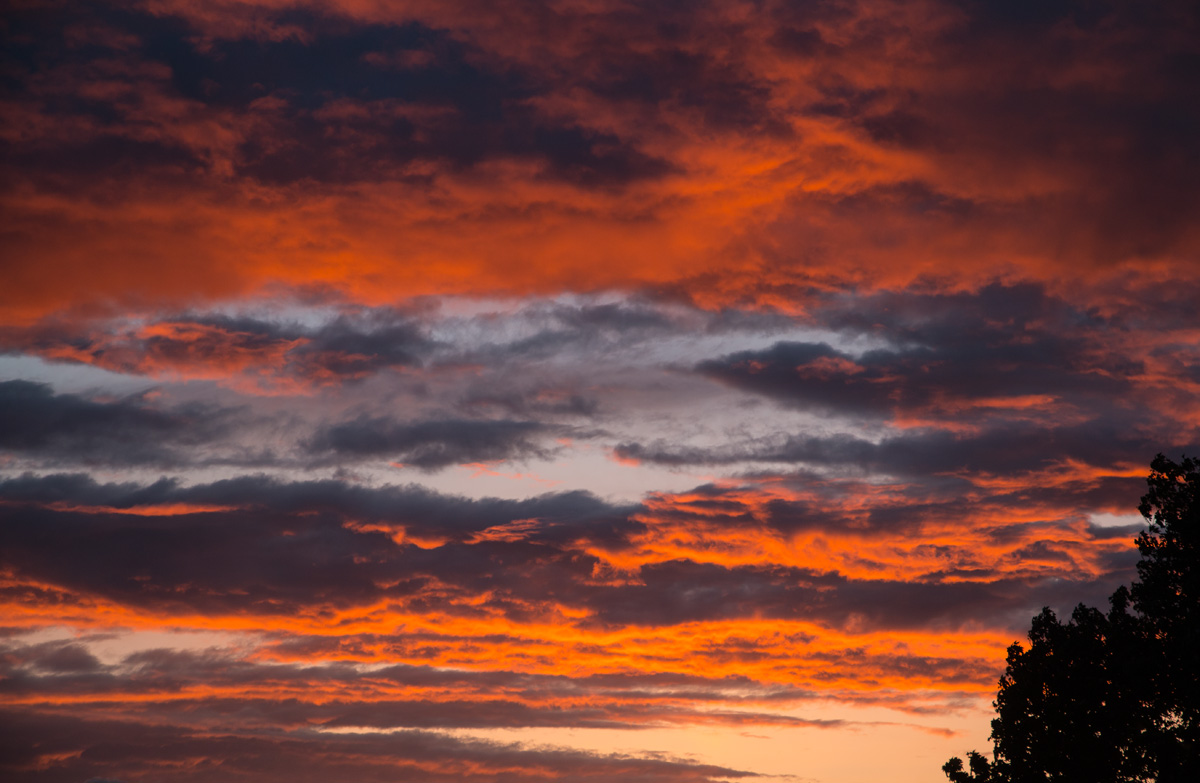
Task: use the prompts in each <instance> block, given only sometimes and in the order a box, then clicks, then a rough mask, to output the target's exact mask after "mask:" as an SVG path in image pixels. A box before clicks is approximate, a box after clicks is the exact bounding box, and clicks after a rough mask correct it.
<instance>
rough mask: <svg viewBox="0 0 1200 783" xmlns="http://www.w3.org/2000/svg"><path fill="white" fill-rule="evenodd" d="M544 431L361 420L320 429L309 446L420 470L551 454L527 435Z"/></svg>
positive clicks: (526, 426) (493, 424)
mask: <svg viewBox="0 0 1200 783" xmlns="http://www.w3.org/2000/svg"><path fill="white" fill-rule="evenodd" d="M548 430H549V428H548V427H547V426H546V425H544V424H539V423H538V422H532V421H487V420H483V421H479V420H475V421H468V420H448V421H421V422H412V423H400V422H397V421H394V420H392V419H388V418H368V417H366V416H360V417H359V418H357V419H353V420H351V421H346V422H342V423H340V424H334V425H330V426H328V427H325V428H323V429H321V430H319V431H318V432H317V433H316V435H314V436H313V438H312V439H311V440H310V441H309V442H308V449H309V451H310V452H311V453H312V454H314V455H321V454H334V455H337V456H338V457H339V458H340V457H357V458H360V459H361V458H364V457H383V458H387V459H391V460H394V461H397V462H401V463H403V464H405V465H412V466H414V467H417V468H420V469H422V470H438V469H440V468H445V467H448V466H450V465H459V464H465V463H474V462H495V461H507V460H513V459H523V458H530V457H538V458H544V457H547V456H548V455H549V454H550V450H549V449H548V448H546V447H543V446H539V445H537V444H536V443H535V442H533V441H532V440H531V436H536V435H542V434H547V431H548Z"/></svg>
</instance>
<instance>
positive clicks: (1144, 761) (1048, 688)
mask: <svg viewBox="0 0 1200 783" xmlns="http://www.w3.org/2000/svg"><path fill="white" fill-rule="evenodd" d="M1147 485H1148V491H1147V493H1146V494H1145V495H1144V496H1142V501H1141V504H1140V505H1139V506H1138V510H1139V511H1141V513H1142V516H1144V517H1145V518H1146V520H1147V522H1148V523H1149V525H1148V527H1147V529H1146V530H1145V531H1143V532H1142V533H1141V534H1140V535H1139V536H1138V538H1137V546H1138V551H1139V552H1140V553H1141V560H1140V561H1139V562H1138V567H1137V570H1138V581H1137V582H1135V583H1134V584H1133V585H1132V586H1131V587H1129V588H1126V587H1124V586H1122V587H1120V588H1119V589H1118V590H1117V591H1116V592H1115V593H1114V594H1113V595H1112V597H1111V598H1110V599H1109V603H1110V608H1109V611H1108V613H1107V614H1105V613H1103V612H1101V611H1100V610H1099V609H1095V608H1093V607H1089V606H1084V605H1083V604H1080V605H1079V606H1077V607H1075V610H1074V611H1073V612H1072V613H1071V618H1070V620H1068V621H1067V622H1066V623H1063V622H1061V621H1060V620H1059V619H1058V618H1057V617H1056V616H1055V614H1054V612H1052V611H1051V610H1050V609H1049V608H1045V609H1043V610H1042V612H1041V613H1040V614H1039V615H1038V616H1037V617H1034V618H1033V624H1032V627H1031V628H1030V630H1029V649H1025V648H1023V647H1022V646H1021V645H1020V644H1013V645H1012V646H1011V647H1009V648H1008V658H1007V662H1008V668H1007V669H1006V670H1005V672H1004V675H1003V676H1002V677H1001V678H1000V685H999V689H998V691H997V694H996V701H995V703H994V704H995V708H996V718H995V719H994V720H992V736H991V739H992V743H993V745H994V749H993V758H994V760H993V761H989V760H988V759H987V757H986V756H984V755H982V754H980V753H977V752H975V751H971V752H970V753H969V754H967V764H966V765H964V764H963V760H962V759H960V758H952V759H950V760H949V761H948V762H946V763H945V764H944V765H943V766H942V771H943V772H944V773H946V777H947V778H949V779H950V781H951V783H1033V782H1034V781H1037V783H1047V782H1048V781H1088V783H1133V782H1134V781H1157V782H1158V783H1182V782H1183V781H1188V782H1189V783H1193V782H1194V781H1198V780H1200V460H1196V459H1189V458H1188V457H1184V458H1182V460H1181V461H1180V462H1178V463H1176V462H1172V461H1171V460H1169V459H1167V458H1166V457H1164V456H1163V455H1162V454H1159V455H1158V456H1157V457H1155V459H1154V461H1153V462H1152V463H1151V465H1150V476H1149V477H1148V478H1147ZM1131 609H1132V611H1130V610H1131Z"/></svg>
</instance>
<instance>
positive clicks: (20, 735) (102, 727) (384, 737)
mask: <svg viewBox="0 0 1200 783" xmlns="http://www.w3.org/2000/svg"><path fill="white" fill-rule="evenodd" d="M4 717H5V723H6V724H9V723H11V725H12V726H14V727H19V728H15V729H14V733H10V734H9V735H8V736H7V737H6V742H5V746H6V747H5V751H6V752H5V753H4V754H3V756H4V762H3V767H2V768H3V769H4V771H5V773H6V776H7V777H9V779H11V780H15V781H24V780H35V779H36V780H48V781H56V782H57V781H64V782H65V781H70V780H80V779H84V778H89V777H93V778H94V777H95V776H96V775H98V774H99V775H105V776H108V775H120V776H121V779H128V778H129V776H131V775H132V776H142V775H144V774H153V775H154V777H155V778H156V779H159V780H167V781H215V780H219V779H222V778H225V777H227V776H228V775H230V774H237V775H244V776H249V777H253V778H254V779H256V780H262V781H266V782H267V783H271V782H272V781H318V780H329V779H350V778H352V779H354V780H361V781H365V782H367V783H370V782H373V781H386V780H395V779H396V776H397V775H401V776H408V775H418V776H420V778H421V779H422V780H431V781H443V780H444V781H452V780H453V781H458V780H478V781H490V782H493V783H501V782H507V781H519V780H526V779H528V778H529V777H530V776H535V775H547V774H548V775H551V776H555V777H567V778H571V779H587V780H596V781H614V782H615V781H634V782H635V783H664V782H665V781H686V782H687V783H707V782H708V781H716V780H719V779H728V778H735V779H737V778H748V777H754V775H752V774H750V773H747V772H742V771H738V770H734V769H729V768H725V767H718V766H713V765H705V764H697V763H693V762H687V761H682V760H674V759H670V758H661V757H657V758H656V757H643V758H638V757H634V756H619V755H615V754H614V755H603V754H595V753H588V752H585V751H572V750H562V749H552V748H545V749H526V748H524V747H522V746H519V745H515V744H509V745H505V744H500V743H489V742H483V741H477V740H467V739H458V738H454V737H450V736H448V735H445V734H439V733H434V732H423V731H401V732H391V733H387V734H363V733H359V734H355V733H348V734H333V733H322V732H313V731H297V732H292V733H278V732H273V731H270V730H266V731H261V732H254V733H249V732H245V731H241V732H238V733H236V734H235V733H230V732H221V731H213V730H211V729H192V728H189V727H187V726H172V725H156V724H153V723H147V722H140V723H136V722H135V723H131V722H129V721H112V720H103V719H99V720H97V719H88V718H77V717H67V716H65V715H59V714H56V713H54V712H49V711H47V712H39V713H34V712H31V711H22V713H21V714H14V713H11V712H10V713H9V714H8V715H5V716H4Z"/></svg>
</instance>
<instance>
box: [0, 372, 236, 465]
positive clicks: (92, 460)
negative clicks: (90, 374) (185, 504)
mask: <svg viewBox="0 0 1200 783" xmlns="http://www.w3.org/2000/svg"><path fill="white" fill-rule="evenodd" d="M235 414H236V412H235V411H232V410H228V409H220V408H216V407H214V406H210V405H200V404H192V405H180V406H175V407H171V408H162V407H157V406H155V405H153V404H151V403H150V402H149V401H148V400H146V399H145V398H143V397H138V396H133V397H125V398H121V399H108V400H95V399H89V398H87V397H83V396H80V395H77V394H55V393H54V391H53V390H52V389H51V388H50V386H48V385H46V384H41V383H33V382H30V381H22V380H13V381H0V449H3V450H4V451H7V452H9V453H12V454H18V455H21V456H23V457H29V458H33V459H38V460H42V461H45V462H48V463H49V464H63V463H68V462H82V463H87V464H99V463H104V464H116V465H138V464H151V463H153V464H157V465H165V464H167V465H169V464H173V463H176V462H178V461H180V460H181V459H182V457H183V455H182V453H181V450H182V449H184V448H187V447H195V446H200V445H203V444H206V443H208V442H211V441H212V440H215V439H217V438H219V437H221V436H222V435H223V434H225V433H226V432H227V431H228V429H229V427H231V426H232V424H233V421H234V419H235Z"/></svg>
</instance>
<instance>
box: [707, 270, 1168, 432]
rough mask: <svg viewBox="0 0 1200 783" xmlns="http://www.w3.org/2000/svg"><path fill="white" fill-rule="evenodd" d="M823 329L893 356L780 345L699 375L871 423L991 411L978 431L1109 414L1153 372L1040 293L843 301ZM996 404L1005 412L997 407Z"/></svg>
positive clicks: (1089, 321) (1021, 290)
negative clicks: (1016, 422) (1074, 410)
mask: <svg viewBox="0 0 1200 783" xmlns="http://www.w3.org/2000/svg"><path fill="white" fill-rule="evenodd" d="M815 319H816V320H817V322H818V323H821V324H822V325H824V326H827V327H829V328H833V329H837V330H839V331H843V332H845V333H847V334H848V335H849V336H870V337H873V338H876V339H883V340H886V341H887V342H889V343H891V344H892V345H893V346H895V347H891V348H879V349H873V350H868V351H866V352H865V353H863V354H861V355H857V356H856V355H852V354H848V353H846V352H844V351H839V350H837V349H835V348H833V347H831V346H830V345H828V344H826V343H798V342H779V343H776V344H775V345H774V346H772V347H770V348H768V349H765V350H759V351H742V352H739V353H735V354H730V355H728V356H725V357H721V358H719V359H712V360H707V361H703V362H700V363H699V364H697V366H696V370H697V371H698V372H700V373H702V374H704V375H708V376H709V377H712V378H715V379H717V380H720V381H723V382H725V383H728V384H730V385H733V386H735V387H737V388H742V389H746V390H749V391H753V392H756V393H759V394H763V395H766V396H769V397H772V398H774V399H777V400H779V401H781V402H783V403H785V404H787V405H790V406H795V407H800V408H810V409H816V410H824V411H832V412H837V413H843V414H848V415H856V416H867V417H873V418H874V417H882V418H890V417H892V416H895V415H899V414H905V413H914V412H915V413H920V414H922V415H923V416H929V417H941V416H946V417H949V418H953V417H955V416H956V414H957V413H958V412H959V411H960V410H961V408H962V406H964V405H968V406H969V405H970V404H971V403H972V402H985V403H988V407H985V408H983V409H976V410H973V411H971V415H972V417H974V418H975V419H978V418H979V417H980V416H987V415H997V414H998V415H1003V414H1004V412H1005V405H1006V404H1005V403H1004V402H1003V398H1020V397H1032V396H1043V397H1049V398H1055V399H1057V398H1062V401H1063V402H1065V403H1067V404H1070V405H1104V406H1109V405H1112V404H1113V401H1114V400H1120V399H1121V398H1122V397H1123V396H1126V395H1129V394H1131V393H1132V392H1133V391H1134V388H1135V383H1134V380H1133V379H1134V378H1135V376H1137V375H1139V374H1140V373H1141V372H1143V371H1144V366H1143V364H1142V362H1141V361H1140V360H1139V359H1138V358H1137V357H1127V356H1122V355H1120V354H1114V353H1112V352H1111V351H1106V350H1102V348H1101V346H1100V345H1098V344H1097V341H1098V340H1099V339H1100V338H1099V336H1098V331H1101V330H1103V328H1104V327H1105V326H1106V325H1105V324H1104V323H1103V322H1102V321H1100V320H1099V319H1098V318H1096V317H1094V316H1090V315H1088V314H1086V313H1083V312H1080V311H1078V310H1076V309H1075V308H1073V307H1072V306H1070V305H1069V304H1067V303H1066V302H1063V301H1062V300H1057V299H1054V298H1052V297H1049V296H1048V295H1046V294H1045V293H1044V292H1043V290H1042V289H1041V288H1040V287H1037V286H1033V285H1021V286H1003V285H991V286H987V287H985V288H983V289H981V290H980V291H979V292H977V293H973V294H956V295H944V294H929V295H920V294H899V293H885V294H877V295H871V296H866V297H845V298H844V299H841V300H840V301H833V302H830V303H829V304H828V305H827V306H825V307H823V308H822V309H821V310H820V311H819V312H818V314H817V315H816V316H815ZM996 398H1001V402H999V403H991V402H988V401H989V400H994V399H996ZM1007 404H1008V405H1009V406H1016V405H1018V404H1019V403H1017V402H1011V403H1007ZM993 412H995V414H993ZM1018 412H1023V411H1018Z"/></svg>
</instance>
